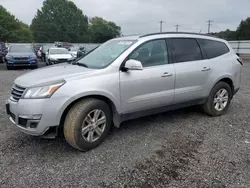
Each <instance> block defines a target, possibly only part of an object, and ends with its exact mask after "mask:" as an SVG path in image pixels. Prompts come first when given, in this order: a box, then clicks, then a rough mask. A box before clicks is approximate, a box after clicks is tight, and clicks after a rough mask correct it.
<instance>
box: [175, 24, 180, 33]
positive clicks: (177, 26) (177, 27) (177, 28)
mask: <svg viewBox="0 0 250 188" xmlns="http://www.w3.org/2000/svg"><path fill="white" fill-rule="evenodd" d="M175 27H176V32H178V31H179V27H180V25H178V24H177V25H175Z"/></svg>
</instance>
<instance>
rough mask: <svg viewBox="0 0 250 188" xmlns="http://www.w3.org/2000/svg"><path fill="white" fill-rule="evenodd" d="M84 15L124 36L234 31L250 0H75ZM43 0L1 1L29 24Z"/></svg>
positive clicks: (248, 14)
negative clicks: (112, 25) (111, 25)
mask: <svg viewBox="0 0 250 188" xmlns="http://www.w3.org/2000/svg"><path fill="white" fill-rule="evenodd" d="M72 1H73V2H74V3H75V4H76V5H77V6H78V8H80V9H81V10H82V11H83V14H85V15H87V16H89V17H94V16H99V17H103V18H104V19H106V20H108V21H113V22H115V23H116V24H117V25H119V26H121V28H122V33H123V34H124V35H130V34H145V33H152V32H159V31H160V21H161V20H162V21H164V23H163V26H162V27H163V31H175V30H176V28H175V25H177V24H178V25H180V28H179V31H183V32H201V33H206V32H207V29H208V27H207V24H208V23H207V21H208V20H212V21H213V22H212V26H211V32H218V31H221V30H226V29H231V30H235V29H236V28H237V26H238V25H239V23H240V21H241V20H242V19H245V18H246V17H248V16H250V11H249V7H250V0H240V1H238V2H237V1H236V0H72ZM42 4H43V0H0V5H3V6H4V7H5V8H6V9H7V10H8V11H10V12H11V13H12V14H14V15H15V16H16V17H17V18H18V19H19V20H21V21H23V22H24V23H27V24H30V23H31V21H32V19H33V17H34V16H35V14H36V12H37V9H40V8H41V7H42Z"/></svg>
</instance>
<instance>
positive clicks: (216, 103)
mask: <svg viewBox="0 0 250 188" xmlns="http://www.w3.org/2000/svg"><path fill="white" fill-rule="evenodd" d="M231 99H232V89H231V87H230V86H229V85H228V84H227V83H225V82H219V83H217V84H216V85H215V86H214V87H213V89H212V91H211V92H210V95H209V97H208V100H207V102H206V104H204V105H203V109H204V111H205V112H206V113H207V114H209V115H211V116H220V115H222V114H224V113H225V112H226V111H227V109H228V107H229V106H230V103H231Z"/></svg>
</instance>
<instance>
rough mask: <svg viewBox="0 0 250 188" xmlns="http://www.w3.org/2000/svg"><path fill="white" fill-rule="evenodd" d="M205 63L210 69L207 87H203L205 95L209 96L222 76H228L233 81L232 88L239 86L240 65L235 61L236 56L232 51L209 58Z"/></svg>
mask: <svg viewBox="0 0 250 188" xmlns="http://www.w3.org/2000/svg"><path fill="white" fill-rule="evenodd" d="M207 64H208V65H207V66H208V67H210V69H211V71H210V73H209V76H208V80H207V84H206V85H207V86H208V87H207V88H206V89H205V93H204V94H205V96H209V94H210V92H211V90H212V88H213V87H214V86H215V84H216V83H217V82H219V81H220V80H222V79H224V78H229V79H231V80H232V81H233V85H234V89H237V88H239V85H240V79H241V78H240V77H241V65H240V63H238V62H237V56H236V55H235V54H233V52H229V53H227V54H225V55H222V56H220V57H217V58H213V59H210V60H209V61H208V62H207Z"/></svg>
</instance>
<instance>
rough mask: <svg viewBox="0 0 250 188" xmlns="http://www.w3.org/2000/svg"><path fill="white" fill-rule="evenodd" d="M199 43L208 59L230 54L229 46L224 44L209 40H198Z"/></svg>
mask: <svg viewBox="0 0 250 188" xmlns="http://www.w3.org/2000/svg"><path fill="white" fill-rule="evenodd" d="M198 41H199V43H200V45H201V46H202V48H203V49H204V51H205V53H206V55H207V58H208V59H212V58H215V57H219V56H221V55H224V54H226V53H228V52H229V49H228V47H227V45H226V44H225V43H223V42H219V41H213V40H207V39H198Z"/></svg>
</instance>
